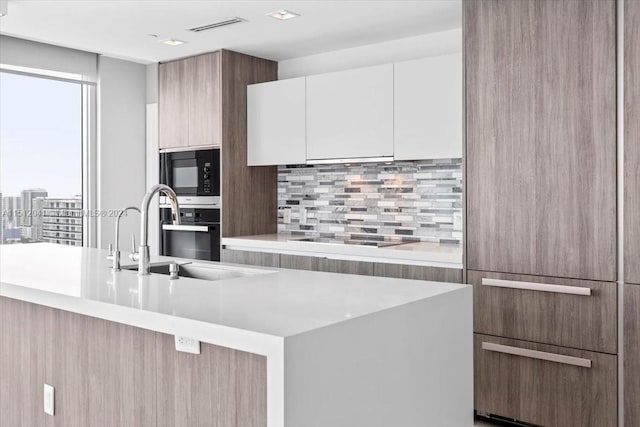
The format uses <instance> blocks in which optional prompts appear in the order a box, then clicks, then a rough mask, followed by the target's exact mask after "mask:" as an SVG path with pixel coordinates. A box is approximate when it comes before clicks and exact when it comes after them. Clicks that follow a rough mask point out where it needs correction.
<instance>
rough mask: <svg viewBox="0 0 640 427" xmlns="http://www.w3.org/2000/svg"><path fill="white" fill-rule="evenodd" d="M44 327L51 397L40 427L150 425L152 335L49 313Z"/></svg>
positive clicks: (153, 373) (153, 414) (153, 376)
mask: <svg viewBox="0 0 640 427" xmlns="http://www.w3.org/2000/svg"><path fill="white" fill-rule="evenodd" d="M44 325H46V363H45V366H46V373H45V376H44V382H45V383H47V384H51V385H52V386H54V387H55V394H56V396H55V404H56V411H55V416H47V417H46V426H48V427H54V426H60V427H63V426H64V427H86V426H95V427H101V426H104V427H113V426H134V425H135V426H154V425H155V423H156V396H155V390H156V375H157V373H156V365H155V363H154V357H155V335H156V334H155V332H151V331H146V330H144V329H138V328H134V327H131V326H126V325H121V324H118V323H113V322H108V321H106V320H101V319H95V318H92V317H87V316H82V315H79V314H74V313H69V312H66V311H61V310H53V309H51V310H48V311H47V315H46V319H45V322H44ZM40 387H42V385H40Z"/></svg>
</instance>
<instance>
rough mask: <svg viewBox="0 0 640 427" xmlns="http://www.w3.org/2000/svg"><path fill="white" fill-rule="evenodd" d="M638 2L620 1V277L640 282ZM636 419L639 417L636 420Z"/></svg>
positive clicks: (630, 0)
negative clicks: (621, 192)
mask: <svg viewBox="0 0 640 427" xmlns="http://www.w3.org/2000/svg"><path fill="white" fill-rule="evenodd" d="M638 212H640V2H638V1H636V0H626V1H625V3H624V257H625V260H624V280H625V282H627V283H636V284H640V261H639V260H640V220H639V219H638ZM638 423H640V421H638Z"/></svg>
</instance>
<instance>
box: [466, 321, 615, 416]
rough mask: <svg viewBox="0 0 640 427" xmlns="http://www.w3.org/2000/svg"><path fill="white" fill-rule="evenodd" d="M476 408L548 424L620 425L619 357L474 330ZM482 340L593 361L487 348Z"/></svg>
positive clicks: (509, 346)
mask: <svg viewBox="0 0 640 427" xmlns="http://www.w3.org/2000/svg"><path fill="white" fill-rule="evenodd" d="M474 335H475V336H474V352H475V360H474V370H475V408H476V410H478V411H482V412H486V413H489V414H494V415H499V416H502V417H506V418H510V419H515V420H519V421H524V422H527V423H531V424H535V425H540V426H545V427H615V426H617V414H618V413H617V357H616V356H614V355H610V354H602V353H593V352H588V351H581V350H574V349H569V348H564V347H556V346H549V345H543V344H535V343H530V342H525V341H516V340H510V339H504V338H497V337H492V336H487V335H479V334H474ZM483 343H490V344H498V345H501V346H507V347H508V348H507V349H506V350H507V351H510V350H511V349H514V348H515V349H516V351H519V350H522V349H524V350H525V351H528V350H534V351H536V352H543V353H546V354H545V355H541V354H539V353H534V354H535V355H536V356H537V357H540V356H542V357H546V356H549V355H551V357H556V356H557V355H561V356H570V357H571V358H579V359H585V360H589V361H591V367H590V368H588V367H582V366H574V365H571V364H566V363H560V362H554V361H549V360H541V359H539V358H534V357H529V356H520V355H513V354H507V353H502V352H498V351H491V350H488V349H483Z"/></svg>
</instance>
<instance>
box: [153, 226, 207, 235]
mask: <svg viewBox="0 0 640 427" xmlns="http://www.w3.org/2000/svg"><path fill="white" fill-rule="evenodd" d="M162 229H163V230H167V231H199V232H204V233H206V232H208V231H209V226H207V225H183V224H162Z"/></svg>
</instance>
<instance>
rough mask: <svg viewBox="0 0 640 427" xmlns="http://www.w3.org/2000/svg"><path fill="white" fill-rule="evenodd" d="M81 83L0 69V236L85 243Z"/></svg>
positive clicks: (14, 240) (3, 238) (2, 240)
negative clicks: (62, 227)
mask: <svg viewBox="0 0 640 427" xmlns="http://www.w3.org/2000/svg"><path fill="white" fill-rule="evenodd" d="M83 90H84V85H83V83H81V82H74V81H70V80H57V79H52V78H50V77H45V76H42V77H40V76H34V75H30V74H29V75H27V74H19V73H12V72H6V71H0V201H1V202H0V203H1V206H0V207H1V208H2V209H1V210H2V224H1V226H0V243H2V244H8V243H29V242H41V241H45V242H51V243H60V244H65V245H73V246H82V244H83V238H84V237H85V236H83V234H84V233H83V229H84V228H83V215H82V210H83V197H82V191H83V169H84V168H83V164H84V162H83V140H84V138H83V135H84V134H83V123H85V121H84V118H85V117H84V116H85V108H84V107H83V106H84V101H83V99H84V98H83ZM58 224H68V225H69V227H68V231H65V232H63V233H60V232H58V231H57V230H59V225H58Z"/></svg>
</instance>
